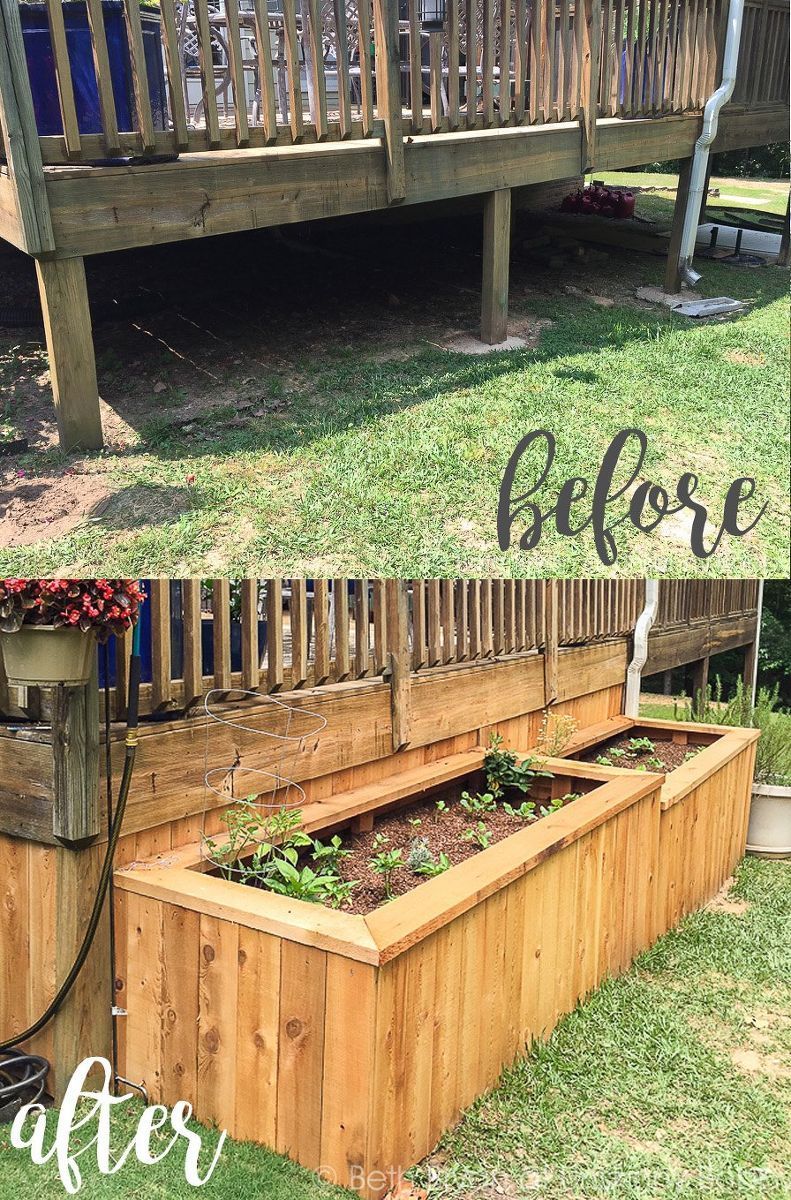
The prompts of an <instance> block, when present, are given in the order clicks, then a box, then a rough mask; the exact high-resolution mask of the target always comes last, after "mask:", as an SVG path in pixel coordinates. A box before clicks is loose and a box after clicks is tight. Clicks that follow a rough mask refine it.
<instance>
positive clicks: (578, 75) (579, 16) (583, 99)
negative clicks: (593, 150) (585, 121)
mask: <svg viewBox="0 0 791 1200" xmlns="http://www.w3.org/2000/svg"><path fill="white" fill-rule="evenodd" d="M598 2H599V6H600V8H599V11H600V12H601V0H598ZM589 32H590V31H589V29H588V23H587V20H586V4H585V0H574V19H573V22H572V37H573V42H574V50H573V54H572V65H573V71H572V77H571V87H570V89H569V90H570V95H569V116H570V117H571V119H572V120H574V119H575V118H576V119H579V118H581V117H583V116H584V114H585V112H586V110H587V109H588V101H589V99H590V81H589V78H588V75H587V64H588V59H587V58H586V40H587V37H588V34H589ZM583 73H585V74H586V80H587V84H588V86H587V87H586V88H583ZM588 161H590V155H588Z"/></svg>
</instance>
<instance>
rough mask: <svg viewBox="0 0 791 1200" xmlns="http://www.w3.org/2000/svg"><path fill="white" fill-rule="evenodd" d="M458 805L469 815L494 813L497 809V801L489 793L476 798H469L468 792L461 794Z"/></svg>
mask: <svg viewBox="0 0 791 1200" xmlns="http://www.w3.org/2000/svg"><path fill="white" fill-rule="evenodd" d="M459 803H460V804H461V807H462V808H463V809H464V811H465V812H466V813H470V815H473V814H477V813H489V812H494V811H495V810H496V808H497V801H496V800H495V798H494V796H493V795H492V793H491V792H484V793H483V795H480V794H478V795H476V796H471V795H470V793H469V792H462V794H461V800H460V801H459Z"/></svg>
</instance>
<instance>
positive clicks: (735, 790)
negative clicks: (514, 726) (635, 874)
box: [563, 717, 760, 934]
mask: <svg viewBox="0 0 791 1200" xmlns="http://www.w3.org/2000/svg"><path fill="white" fill-rule="evenodd" d="M625 735H626V736H629V737H648V738H650V739H651V740H652V741H653V742H654V743H656V744H659V743H661V742H674V743H676V744H678V745H682V746H686V745H690V744H692V745H703V746H704V749H702V750H700V751H699V752H698V753H696V754H695V756H694V757H693V758H690V759H689V760H688V761H686V762H683V763H682V764H681V765H680V766H678V767H676V768H675V770H672V771H669V772H668V773H667V775H666V776H665V781H664V783H663V785H662V790H661V805H660V822H659V872H658V876H657V891H656V901H655V904H656V921H657V934H660V933H664V932H666V931H667V930H668V929H672V928H673V926H674V925H677V924H678V922H679V921H680V920H681V918H682V917H683V916H685V914H686V913H689V912H692V911H693V910H694V909H696V908H699V907H700V906H701V905H702V904H705V902H706V901H707V900H710V899H711V897H712V896H714V895H716V893H717V892H718V891H719V889H720V888H721V887H722V885H723V884H724V883H725V881H726V879H728V878H729V876H730V875H732V874H733V871H734V868H735V867H736V864H737V863H738V862H739V859H740V858H741V857H742V855H743V854H744V851H745V846H746V842H747V824H748V821H749V816H750V793H751V788H752V779H753V771H754V769H755V743H756V742H757V740H758V738H759V736H760V732H759V730H757V729H741V728H736V727H733V726H728V725H699V724H697V723H696V722H693V721H690V722H680V721H659V720H657V721H653V720H633V719H631V718H629V717H612V718H610V719H609V720H608V721H603V722H602V723H601V724H600V725H595V726H590V727H589V728H588V729H582V730H580V731H579V732H578V733H577V734H575V736H574V737H573V738H572V740H571V741H570V742H569V744H568V746H567V747H566V748H565V750H564V751H563V757H566V756H568V757H570V758H573V759H577V760H578V759H581V758H588V757H592V756H593V755H596V754H601V753H603V752H604V750H605V747H607V746H608V745H610V744H611V743H612V742H614V741H615V740H617V739H618V738H622V737H623V736H625Z"/></svg>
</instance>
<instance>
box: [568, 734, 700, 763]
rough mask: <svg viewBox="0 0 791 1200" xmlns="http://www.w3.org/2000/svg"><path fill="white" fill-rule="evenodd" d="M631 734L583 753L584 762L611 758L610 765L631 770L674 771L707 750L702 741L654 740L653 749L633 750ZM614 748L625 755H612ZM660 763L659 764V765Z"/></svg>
mask: <svg viewBox="0 0 791 1200" xmlns="http://www.w3.org/2000/svg"><path fill="white" fill-rule="evenodd" d="M631 741H632V738H631V735H629V734H625V735H624V736H623V737H618V738H614V739H613V740H612V741H611V742H607V743H606V744H604V745H599V746H595V747H594V748H593V749H592V750H589V751H588V752H587V754H585V755H583V761H584V762H598V761H599V759H601V758H609V760H610V766H612V767H624V768H626V769H628V770H630V771H635V770H637V769H639V768H642V767H644V768H645V769H646V770H647V771H664V772H665V773H667V772H668V771H674V770H675V769H676V767H680V766H681V764H682V763H683V762H686V760H687V758H688V757H690V756H691V755H695V754H699V753H700V751H701V750H705V748H706V747H705V745H704V744H702V743H700V742H692V741H690V742H688V743H687V745H685V746H684V745H681V744H680V743H678V742H659V741H657V742H654V749H653V750H633V749H632V747H631V744H630V743H631ZM612 750H623V751H625V753H624V755H623V756H621V755H619V754H616V755H614V756H613V755H611V753H610V752H611V751H612ZM657 763H659V766H657Z"/></svg>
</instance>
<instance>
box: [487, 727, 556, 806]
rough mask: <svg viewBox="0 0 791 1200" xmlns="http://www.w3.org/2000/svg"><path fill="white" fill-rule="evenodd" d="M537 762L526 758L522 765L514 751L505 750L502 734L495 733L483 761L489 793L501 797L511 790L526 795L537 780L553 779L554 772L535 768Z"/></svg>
mask: <svg viewBox="0 0 791 1200" xmlns="http://www.w3.org/2000/svg"><path fill="white" fill-rule="evenodd" d="M535 761H536V760H535V759H532V758H525V759H523V760H522V762H521V763H520V762H519V761H518V760H517V756H516V754H515V753H514V751H513V750H504V749H503V739H502V737H501V736H500V734H499V733H493V734H492V735H491V737H490V739H489V749H488V750H487V752H486V754H485V756H484V760H483V769H484V771H485V772H486V784H487V787H488V789H489V791H490V792H491V793H492V795H493V796H495V797H500V796H502V794H503V793H504V792H507V791H509V790H511V789H513V790H515V791H519V792H522V793H523V794H525V793H527V792H529V791H530V789H531V788H532V786H533V783H534V782H535V780H536V779H541V778H543V779H551V778H552V772H551V771H542V770H541V769H540V768H537V767H534V765H533V764H534V762H535Z"/></svg>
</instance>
